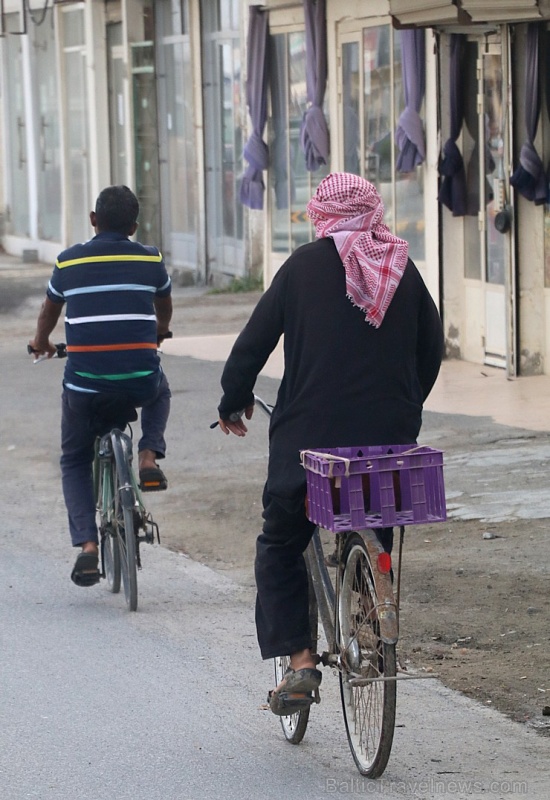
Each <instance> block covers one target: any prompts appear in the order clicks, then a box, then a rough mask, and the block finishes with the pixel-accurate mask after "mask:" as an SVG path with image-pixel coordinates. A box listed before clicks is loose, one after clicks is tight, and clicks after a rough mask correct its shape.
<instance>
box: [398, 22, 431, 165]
mask: <svg viewBox="0 0 550 800" xmlns="http://www.w3.org/2000/svg"><path fill="white" fill-rule="evenodd" d="M425 41H426V39H425V34H424V30H422V29H420V28H416V29H414V30H404V31H401V63H402V68H403V89H404V92H405V110H404V111H403V113H402V114H401V116H400V117H399V120H398V123H397V130H396V132H395V139H396V142H397V146H398V147H399V156H398V158H397V171H398V172H412V170H413V169H414V168H415V167H416V166H418V164H422V162H423V161H424V160H425V158H426V145H425V140H424V127H423V125H422V120H421V119H420V114H419V112H420V108H421V106H422V101H423V99H424V92H425V91H426V47H425Z"/></svg>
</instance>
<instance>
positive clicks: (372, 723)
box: [338, 534, 397, 778]
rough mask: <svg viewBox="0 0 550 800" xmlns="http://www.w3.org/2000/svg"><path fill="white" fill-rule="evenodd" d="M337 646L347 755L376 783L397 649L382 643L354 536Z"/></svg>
mask: <svg viewBox="0 0 550 800" xmlns="http://www.w3.org/2000/svg"><path fill="white" fill-rule="evenodd" d="M338 645H339V649H340V657H341V671H340V694H341V699H342V709H343V712H344V720H345V723H346V732H347V736H348V742H349V746H350V749H351V753H352V755H353V758H354V761H355V763H356V765H357V768H358V770H359V772H360V773H361V774H362V775H365V776H367V777H369V778H378V777H379V776H380V775H382V773H383V772H384V770H385V768H386V765H387V763H388V759H389V757H390V752H391V747H392V742H393V733H394V728H395V706H396V688H397V687H396V681H395V676H396V656H395V645H394V644H386V643H385V642H383V641H382V640H381V638H380V623H379V620H378V601H377V597H376V590H375V587H374V581H373V578H372V571H371V566H370V561H369V557H368V554H367V550H366V547H365V544H364V542H363V540H362V539H361V537H360V536H359V535H358V534H352V535H350V537H349V539H348V542H347V544H346V549H345V552H344V558H343V572H342V583H341V588H340V596H339V601H338ZM388 679H389V680H388ZM392 679H393V680H392Z"/></svg>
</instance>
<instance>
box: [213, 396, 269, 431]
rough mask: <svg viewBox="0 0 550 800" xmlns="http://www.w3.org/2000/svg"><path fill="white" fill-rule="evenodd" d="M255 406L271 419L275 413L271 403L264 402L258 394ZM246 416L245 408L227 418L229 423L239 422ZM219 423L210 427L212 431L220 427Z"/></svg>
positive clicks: (255, 398)
mask: <svg viewBox="0 0 550 800" xmlns="http://www.w3.org/2000/svg"><path fill="white" fill-rule="evenodd" d="M254 405H257V406H260V408H261V409H262V411H263V412H264V414H267V416H268V417H270V416H271V415H272V413H273V406H270V405H269V403H266V402H265V400H262V398H261V397H258V395H257V394H255V395H254ZM243 414H244V408H243V409H241V410H240V411H233V412H232V413H231V414H230V415H229V416H228V418H227V421H228V422H238V421H239V420H240V418H241V417H242V415H243ZM219 424H220V423H219V421H218V420H216V422H212V423H211V425H210V429H211V430H213V429H214V428H216V427H217V426H218V425H219Z"/></svg>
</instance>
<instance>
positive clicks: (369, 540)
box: [358, 530, 399, 644]
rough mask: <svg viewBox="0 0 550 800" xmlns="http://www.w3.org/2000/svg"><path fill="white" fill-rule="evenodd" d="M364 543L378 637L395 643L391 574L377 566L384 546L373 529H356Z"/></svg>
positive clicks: (396, 624)
mask: <svg viewBox="0 0 550 800" xmlns="http://www.w3.org/2000/svg"><path fill="white" fill-rule="evenodd" d="M358 533H359V535H360V536H361V538H362V539H363V541H364V543H365V547H366V548H367V553H368V554H369V560H370V563H371V567H372V577H373V580H374V588H375V590H376V596H377V598H378V619H379V621H380V638H381V639H382V641H383V642H384V643H385V644H396V642H397V639H398V636H399V621H398V617H397V603H396V600H395V595H394V591H393V584H392V580H391V576H390V574H389V573H388V572H381V571H380V569H379V567H378V556H379V555H380V554H381V553H384V552H385V551H384V548H383V547H382V545H381V544H380V542H379V541H378V537H377V536H376V533H375V532H374V531H373V530H365V531H358Z"/></svg>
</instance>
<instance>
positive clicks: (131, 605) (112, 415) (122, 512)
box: [27, 334, 171, 611]
mask: <svg viewBox="0 0 550 800" xmlns="http://www.w3.org/2000/svg"><path fill="white" fill-rule="evenodd" d="M170 335H171V334H170ZM163 338H168V337H163ZM55 348H56V353H55V356H54V358H65V357H66V356H67V348H66V344H65V343H64V342H61V343H59V344H56V345H55ZM27 352H28V353H29V354H32V353H33V352H36V351H33V349H32V348H31V346H30V345H28V346H27ZM41 360H43V357H41V356H39V357H38V358H36V359H35V361H34V363H35V364H36V363H38V362H39V361H41ZM136 419H137V412H136V409H135V407H134V406H133V405H132V404H131V403H129V401H128V400H126V399H124V398H117V397H113V396H110V395H98V403H97V408H96V415H95V420H94V427H95V428H96V430H97V431H98V435H97V436H96V440H95V449H94V461H93V466H92V470H93V481H94V496H95V498H96V510H97V514H98V519H99V525H98V528H99V535H100V553H101V571H100V577H101V578H104V579H106V581H107V587H108V589H109V591H110V592H112V593H113V594H117V593H118V592H119V591H120V586H121V578H122V585H123V586H124V595H125V599H126V604H127V606H128V609H129V610H130V611H136V610H137V607H138V586H137V571H138V569H141V556H140V544H141V543H142V542H146V543H148V544H153V543H154V542H155V541H156V542H157V543H159V544H160V533H159V528H158V525H157V523H156V522H155V521H154V520H153V517H152V515H151V514H150V513H149V512H148V511H147V509H146V507H145V504H144V502H143V498H142V494H141V490H140V486H139V483H138V480H137V478H136V475H135V472H134V469H133V465H132V458H133V453H132V428H131V426H130V422H133V421H135V420H136ZM126 427H128V428H129V430H130V435H128V434H126V433H124V430H125V428H126Z"/></svg>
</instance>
